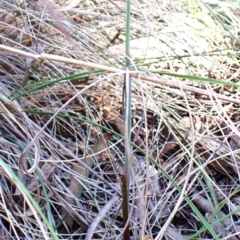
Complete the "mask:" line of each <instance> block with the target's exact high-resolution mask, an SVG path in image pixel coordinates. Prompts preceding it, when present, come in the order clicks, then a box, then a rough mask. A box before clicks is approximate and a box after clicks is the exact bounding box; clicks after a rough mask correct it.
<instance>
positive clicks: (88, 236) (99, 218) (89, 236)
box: [85, 195, 120, 240]
mask: <svg viewBox="0 0 240 240" xmlns="http://www.w3.org/2000/svg"><path fill="white" fill-rule="evenodd" d="M119 199H120V196H119V195H115V196H113V197H112V198H111V199H110V200H109V201H108V202H107V203H106V204H105V206H104V207H103V208H102V210H101V211H100V212H99V213H98V215H97V216H96V217H95V219H94V220H93V221H92V223H91V225H90V226H89V228H88V230H87V234H86V237H85V240H91V239H92V236H93V234H94V232H95V229H96V228H97V226H98V224H99V223H100V222H101V221H102V219H103V218H104V216H105V215H106V213H107V212H108V211H109V210H110V209H111V207H112V206H113V205H114V204H115V203H116V202H117V201H118V200H119Z"/></svg>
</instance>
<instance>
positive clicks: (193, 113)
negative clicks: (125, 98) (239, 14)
mask: <svg viewBox="0 0 240 240" xmlns="http://www.w3.org/2000/svg"><path fill="white" fill-rule="evenodd" d="M204 3H205V4H208V5H209V6H210V7H211V9H217V10H219V11H218V14H224V15H225V18H227V19H228V21H230V20H231V19H232V25H234V24H235V22H234V21H235V19H234V18H231V17H230V16H228V15H227V16H226V14H229V12H227V11H225V12H224V13H222V12H221V11H222V10H221V9H222V5H221V4H222V3H221V2H220V1H216V3H214V4H213V3H209V2H207V1H204ZM68 4H69V5H68ZM71 4H72V5H71ZM84 4H86V5H84ZM139 4H140V3H139V2H136V3H133V26H132V39H134V40H133V41H132V43H131V44H132V50H133V62H134V64H135V65H136V66H137V67H136V66H135V67H136V69H140V70H142V69H147V70H149V72H151V70H153V71H156V70H159V69H161V70H162V71H165V72H166V71H167V72H169V73H175V74H179V75H181V76H183V75H186V76H187V75H194V76H199V77H203V78H211V79H212V78H213V79H221V80H224V81H226V82H227V81H228V82H233V83H238V78H239V71H238V69H237V66H238V60H237V56H236V54H235V52H236V50H235V48H236V47H237V43H236V40H235V39H234V36H232V35H231V34H230V35H229V34H227V33H226V31H223V28H222V25H221V24H220V22H218V21H217V20H216V19H215V18H214V17H213V15H212V14H211V13H210V12H209V11H207V9H206V8H203V5H200V3H198V2H197V4H199V5H196V6H195V7H196V8H195V9H194V7H193V8H190V11H189V10H187V9H186V6H185V5H184V3H182V2H179V3H176V2H171V1H170V2H168V3H165V2H162V1H159V2H158V1H148V2H146V1H143V2H142V3H141V4H142V5H139ZM156 4H158V5H157V6H156ZM79 5H80V6H81V7H82V8H84V7H85V8H86V9H81V10H82V11H80V10H79V8H77V6H79ZM0 6H1V10H0V20H1V26H0V36H1V38H0V44H3V45H5V46H8V47H11V48H14V49H18V50H22V51H27V52H29V53H34V54H39V53H41V52H43V53H48V54H54V55H58V56H62V57H65V58H69V59H79V60H84V61H86V62H90V63H98V64H101V65H103V66H110V67H115V68H116V69H118V68H119V69H122V67H123V60H124V54H123V52H124V51H123V49H124V34H125V33H124V9H125V4H124V3H123V2H122V1H116V4H115V3H114V2H112V1H99V2H94V1H89V2H86V3H83V2H82V1H75V2H74V1H69V2H67V3H65V2H64V3H62V2H61V1H52V2H50V1H42V2H41V1H20V0H19V1H16V3H15V4H13V3H10V2H9V1H3V2H2V3H0ZM140 6H141V7H140ZM200 6H201V7H202V8H201V7H200ZM226 7H228V8H229V9H231V8H230V7H234V4H232V5H231V6H230V5H227V3H226ZM156 9H158V10H156ZM199 9H201V10H202V11H200V10H199ZM144 11H145V15H144V14H142V13H143V12H144ZM195 11H196V12H195ZM194 12H195V14H193V13H194ZM219 12H220V13H219ZM19 13H20V14H19ZM96 13H97V14H96ZM202 16H204V17H205V22H204V21H200V19H201V18H202ZM146 17H147V19H148V20H149V21H151V23H154V24H155V25H154V26H155V28H148V27H149V26H147V24H146V22H145V20H146ZM229 19H230V20H229ZM143 23H144V24H145V25H146V26H144V24H143ZM121 24H122V26H121ZM117 25H119V26H118V28H117V27H116V26H117ZM208 25H209V26H214V27H213V28H211V34H210V30H209V27H207V26H208ZM173 26H174V29H173ZM227 26H228V27H229V28H231V24H229V23H228V25H227ZM149 29H150V30H149ZM159 29H161V30H159ZM230 30H231V31H232V29H230ZM230 30H229V31H228V33H229V32H230ZM149 31H150V36H149ZM186 32H187V33H188V34H186ZM143 46H144V47H143ZM219 49H220V50H221V51H219ZM0 54H1V60H0V78H1V92H3V93H4V94H2V95H1V105H0V106H1V115H0V121H1V128H0V131H1V136H0V141H1V146H2V147H1V159H2V160H3V161H4V162H5V163H7V164H8V166H9V167H11V169H12V170H14V173H15V175H16V176H12V178H10V177H9V175H8V174H7V171H6V169H5V168H4V165H1V168H0V171H1V178H0V191H1V195H0V198H1V205H0V208H1V217H0V219H1V224H2V226H3V227H2V229H1V230H0V236H1V237H2V238H4V239H18V238H19V237H21V238H22V239H43V238H44V239H51V236H50V231H49V229H48V228H47V227H46V226H45V225H43V224H42V223H41V225H40V222H39V217H37V215H36V212H35V211H33V208H32V205H30V203H29V202H28V201H26V196H25V198H24V197H23V194H24V193H23V192H22V191H20V190H19V189H18V188H17V187H16V184H15V181H13V180H12V179H18V180H19V181H20V182H22V183H24V185H25V186H26V188H27V189H28V191H29V192H30V193H31V194H32V196H33V198H34V199H35V200H36V202H37V203H38V205H39V206H40V209H41V211H42V212H43V213H44V214H45V216H48V221H49V222H50V223H51V225H52V226H53V228H54V229H55V231H56V232H57V234H58V238H59V239H66V238H69V236H71V237H72V238H76V239H93V238H94V239H122V234H123V228H124V226H123V221H122V208H121V204H122V199H121V197H122V196H121V180H120V175H121V173H122V172H123V165H124V150H125V149H124V143H123V137H124V134H123V133H124V123H123V120H122V87H123V84H122V82H123V76H122V75H121V74H120V75H119V76H116V75H115V76H113V75H110V74H108V73H107V72H100V73H99V74H98V75H96V74H94V73H93V71H92V70H89V69H90V68H89V67H87V66H79V65H75V64H73V63H68V64H67V63H65V62H64V61H62V62H61V61H60V62H55V61H51V60H50V59H41V60H37V61H32V60H31V58H28V57H24V56H22V55H17V54H14V53H13V52H8V51H1V53H0ZM26 56H27V55H26ZM95 70H98V69H95ZM83 72H85V73H87V74H86V75H87V77H86V78H85V79H81V78H80V80H79V79H77V78H73V75H74V74H76V73H83ZM147 72H148V71H146V73H147ZM152 74H153V73H151V74H149V75H148V76H147V78H146V79H148V81H142V80H141V77H139V75H138V73H137V74H136V75H135V77H134V78H133V93H132V96H133V99H132V113H133V115H132V116H133V117H132V126H133V127H132V139H131V141H132V174H131V182H130V189H129V193H130V199H129V206H130V213H129V222H130V231H131V235H132V236H131V239H156V237H157V236H158V234H159V233H161V229H162V228H163V226H164V227H166V231H165V232H164V234H163V238H164V239H195V238H199V239H212V238H214V237H215V236H217V237H218V239H238V237H239V236H238V233H239V219H238V218H239V211H238V208H239V190H238V183H239V167H238V166H239V156H238V155H239V136H240V135H239V131H238V129H239V124H238V123H239V102H237V101H239V90H238V88H236V86H232V87H231V86H224V85H221V86H218V85H217V84H210V83H207V82H199V81H191V79H187V78H186V79H182V77H180V79H181V80H180V79H178V78H177V77H176V76H173V75H172V76H171V75H170V76H167V75H166V76H164V78H166V80H167V81H168V82H167V83H168V84H164V83H163V82H162V83H159V82H158V81H155V80H154V79H155V77H156V78H157V77H159V76H156V75H152ZM64 77H67V78H66V79H65V80H61V79H62V78H64ZM104 77H106V80H104V81H100V83H98V84H95V82H96V80H98V79H102V78H104ZM59 79H60V80H59ZM54 80H59V81H57V82H56V81H54ZM170 83H171V84H172V85H171V84H170ZM173 83H174V84H173ZM41 84H43V85H41ZM44 84H45V85H44ZM90 84H93V85H92V87H91V88H89V89H88V90H85V91H84V92H83V93H82V94H81V95H79V96H77V97H76V98H75V99H74V100H73V101H71V102H69V103H68V104H67V106H66V107H65V108H63V109H61V111H59V109H60V108H61V106H63V105H64V104H65V103H66V102H68V101H69V99H71V98H72V97H73V96H75V95H76V94H77V93H78V92H79V91H81V90H83V89H84V88H85V86H86V85H90ZM162 84H163V85H162ZM176 88H177V89H176ZM221 96H223V97H231V99H235V101H236V102H235V103H230V102H229V101H228V99H229V98H227V99H226V98H225V100H221V98H220V97H221ZM55 113H57V115H56V117H55V118H54V119H53V120H52V121H51V122H50V123H49V124H48V125H47V126H45V124H46V122H48V120H49V119H50V118H51V116H53V115H54V114H55ZM44 126H45V128H44V129H43V127H44ZM40 130H41V134H39V136H38V138H37V140H36V141H35V142H34V145H33V146H32V147H30V148H29V149H28V151H26V147H27V146H28V144H29V143H30V142H31V140H32V139H34V136H36V135H37V134H38V133H39V131H40ZM22 153H26V154H25V155H24V158H20V156H22ZM190 161H192V162H193V165H192V167H191V169H190V170H189V171H188V167H189V163H190ZM31 169H32V170H33V172H32V171H30V170H31ZM41 179H42V181H41ZM186 181H188V182H187V186H186V189H185V192H184V198H183V200H182V201H181V203H180V206H179V208H178V209H177V212H176V213H175V214H174V216H173V218H172V219H170V220H169V221H170V223H171V224H169V225H168V226H165V223H166V222H168V219H169V216H170V215H171V213H172V211H173V210H174V207H175V205H176V204H177V202H178V200H179V196H180V194H181V189H182V188H183V186H184V184H185V182H186ZM193 206H195V207H196V209H197V210H196V209H195V208H194V207H193ZM9 213H11V214H9ZM206 222H207V223H208V224H209V225H210V226H206ZM204 225H205V226H204ZM29 229H31V230H29ZM41 231H42V232H41ZM195 234H196V235H195ZM214 234H215V235H214ZM215 239H216V238H215Z"/></svg>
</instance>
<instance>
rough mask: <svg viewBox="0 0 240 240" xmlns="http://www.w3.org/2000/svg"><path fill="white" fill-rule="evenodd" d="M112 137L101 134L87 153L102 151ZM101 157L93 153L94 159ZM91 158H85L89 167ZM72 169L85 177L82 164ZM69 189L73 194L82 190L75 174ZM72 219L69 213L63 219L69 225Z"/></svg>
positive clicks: (63, 211) (63, 210)
mask: <svg viewBox="0 0 240 240" xmlns="http://www.w3.org/2000/svg"><path fill="white" fill-rule="evenodd" d="M111 137H112V135H111V134H110V133H105V134H103V135H102V137H101V138H100V139H99V140H98V141H97V142H96V143H95V145H94V147H93V151H89V155H92V154H93V153H97V152H99V151H102V150H103V149H104V148H105V147H106V143H107V142H108V141H109V140H110V138H111ZM100 157H101V154H100V155H95V156H94V158H95V159H99V158H100ZM93 162H94V161H93V159H92V157H87V158H86V164H87V165H88V166H89V167H91V166H92V164H93ZM73 170H74V172H76V173H78V174H79V175H81V176H83V177H87V172H88V171H87V170H86V169H85V168H84V167H83V166H79V165H76V164H75V165H74V166H73ZM68 188H69V190H70V192H71V193H72V194H73V196H75V197H76V196H77V195H78V193H79V192H80V191H81V190H82V188H83V186H82V184H81V183H80V182H79V180H77V179H76V178H75V176H73V175H71V178H70V184H69V187H68ZM66 201H67V202H68V203H69V204H74V201H75V199H74V198H71V197H66ZM66 213H68V211H66V209H65V208H62V215H63V216H64V215H65V214H66ZM73 221H74V219H73V218H72V216H71V215H68V216H67V217H66V219H65V222H66V223H67V224H68V226H69V227H71V226H72V224H73Z"/></svg>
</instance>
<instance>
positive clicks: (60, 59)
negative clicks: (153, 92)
mask: <svg viewBox="0 0 240 240" xmlns="http://www.w3.org/2000/svg"><path fill="white" fill-rule="evenodd" d="M0 49H3V50H7V51H10V52H13V53H16V54H19V55H22V56H26V57H31V58H33V59H36V60H38V59H42V60H52V61H57V62H64V63H70V64H76V65H80V66H84V67H89V68H92V69H99V70H103V71H107V72H112V73H117V72H119V71H122V69H118V68H113V67H108V66H105V65H101V64H97V63H91V62H85V61H81V60H75V59H71V58H66V57H61V56H57V55H52V54H46V53H41V54H33V53H29V52H25V51H22V50H19V49H15V48H12V47H8V46H4V45H2V44H0ZM129 76H131V77H134V78H141V80H144V81H147V82H151V83H156V84H162V85H166V86H170V87H174V88H179V85H181V88H182V89H183V90H184V91H189V92H194V93H198V94H202V95H206V96H209V94H210V93H209V91H208V90H204V89H200V88H197V87H192V86H188V85H186V84H184V83H182V82H181V81H179V80H173V79H172V80H169V79H167V78H164V77H161V78H160V77H149V76H146V75H144V72H140V71H139V72H137V71H129ZM215 96H216V97H217V98H218V99H221V100H224V101H227V102H233V103H237V104H240V100H237V99H233V98H231V97H227V96H224V95H222V94H219V93H216V94H215Z"/></svg>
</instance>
